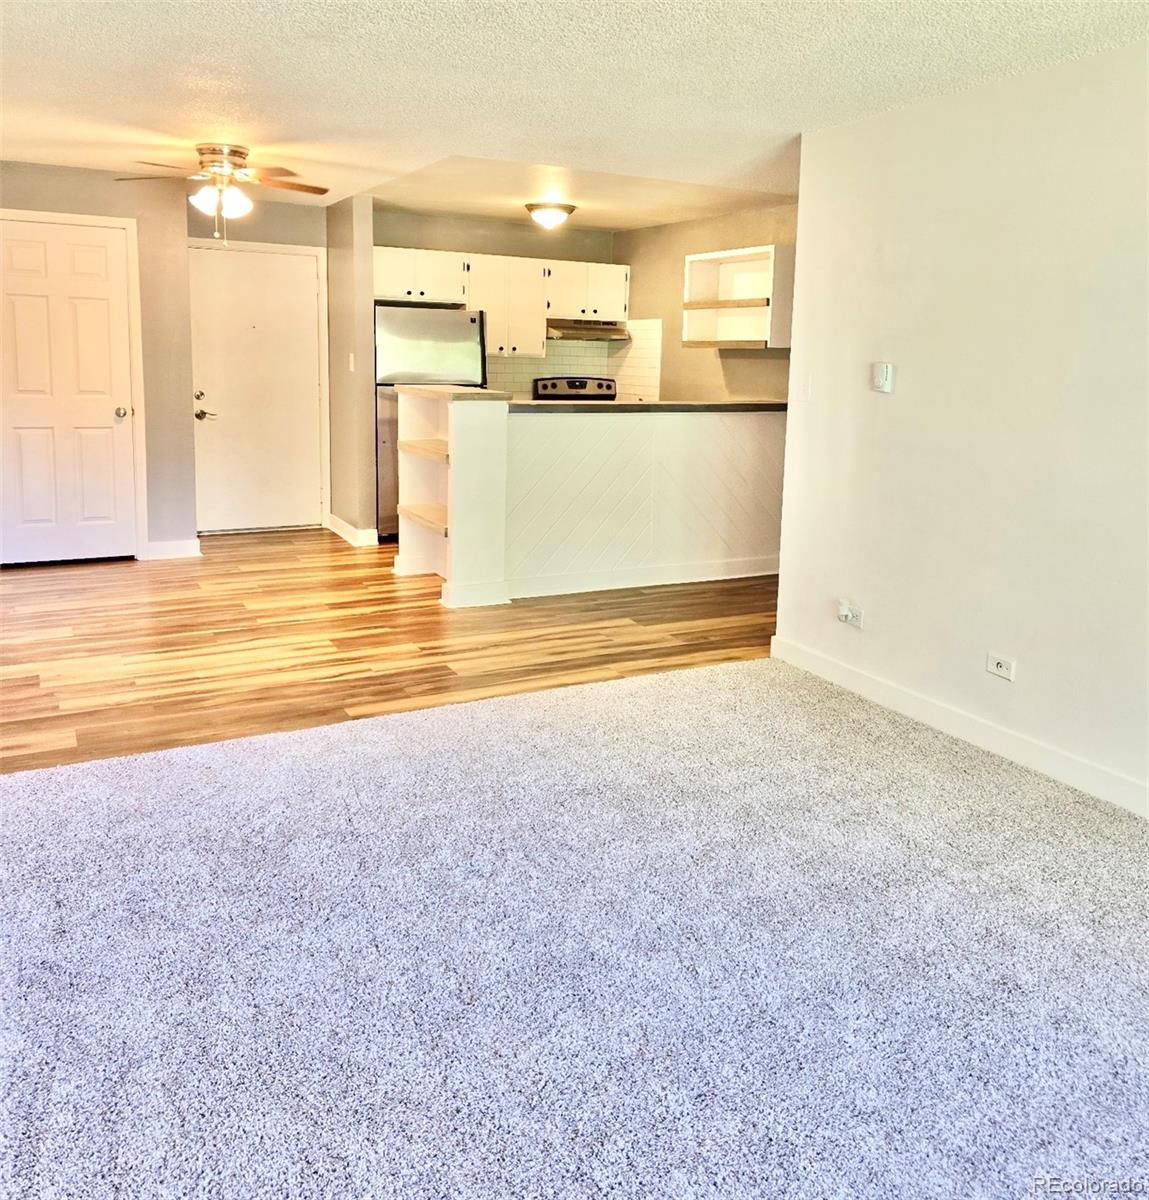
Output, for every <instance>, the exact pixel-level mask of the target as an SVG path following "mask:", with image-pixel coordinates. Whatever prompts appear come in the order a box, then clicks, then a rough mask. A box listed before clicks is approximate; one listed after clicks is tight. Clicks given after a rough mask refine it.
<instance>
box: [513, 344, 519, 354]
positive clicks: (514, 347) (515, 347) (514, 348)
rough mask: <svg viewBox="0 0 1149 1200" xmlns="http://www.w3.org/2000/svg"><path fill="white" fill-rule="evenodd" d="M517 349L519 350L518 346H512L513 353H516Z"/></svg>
mask: <svg viewBox="0 0 1149 1200" xmlns="http://www.w3.org/2000/svg"><path fill="white" fill-rule="evenodd" d="M516 350H518V346H512V347H511V353H512V354H514V353H515V351H516Z"/></svg>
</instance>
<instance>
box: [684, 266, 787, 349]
mask: <svg viewBox="0 0 1149 1200" xmlns="http://www.w3.org/2000/svg"><path fill="white" fill-rule="evenodd" d="M793 297H794V247H793V246H745V247H743V248H741V249H738V250H714V251H711V252H710V253H707V254H688V255H687V256H686V263H685V268H684V272H683V294H682V344H683V345H684V346H687V347H698V348H705V349H711V350H767V349H785V348H788V347H789V345H790V311H791V308H792V306H793Z"/></svg>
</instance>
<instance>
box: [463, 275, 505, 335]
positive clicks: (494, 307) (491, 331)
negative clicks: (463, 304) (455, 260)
mask: <svg viewBox="0 0 1149 1200" xmlns="http://www.w3.org/2000/svg"><path fill="white" fill-rule="evenodd" d="M507 261H508V260H507V259H505V258H502V257H500V256H498V255H495V254H468V255H467V273H466V274H467V308H468V309H469V310H470V311H471V312H482V313H485V314H486V330H487V353H488V354H502V355H506V354H508V353H509V351H508V349H507V347H508V345H509V343H508V341H507V270H506V266H505V264H506V262H507Z"/></svg>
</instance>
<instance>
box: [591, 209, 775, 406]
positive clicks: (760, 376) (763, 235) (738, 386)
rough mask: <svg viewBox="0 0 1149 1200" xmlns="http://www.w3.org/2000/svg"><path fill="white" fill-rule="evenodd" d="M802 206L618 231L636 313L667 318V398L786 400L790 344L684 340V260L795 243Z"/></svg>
mask: <svg viewBox="0 0 1149 1200" xmlns="http://www.w3.org/2000/svg"><path fill="white" fill-rule="evenodd" d="M797 229H798V206H797V204H785V205H773V206H761V207H756V208H744V209H740V210H739V211H737V212H732V213H725V214H723V215H722V216H719V217H707V218H705V219H703V220H700V221H683V222H680V223H679V224H676V225H658V226H655V227H653V228H650V229H634V230H629V231H626V232H622V233H616V234H615V235H614V261H615V262H616V263H629V264H630V268H631V271H630V315H631V317H632V318H634V319H638V318H641V317H660V318H661V319H662V399H663V400H679V401H681V400H698V399H701V400H711V401H717V400H785V399H786V397H787V389H788V386H789V374H790V354H789V352H788V351H786V350H764V351H763V350H721V351H719V350H705V349H686V348H685V347H683V345H682V285H683V278H682V276H683V261H684V259H685V258H686V256H687V255H688V254H702V253H705V252H706V251H708V250H736V249H738V247H740V246H766V245H772V244H779V245H791V246H792V245H793V244H794V241H795V238H796V235H797Z"/></svg>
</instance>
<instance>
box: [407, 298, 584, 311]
mask: <svg viewBox="0 0 1149 1200" xmlns="http://www.w3.org/2000/svg"><path fill="white" fill-rule="evenodd" d="M410 294H411V293H410V292H408V293H407V295H408V296H409V295H410ZM579 312H580V313H583V314H584V315H585V313H586V309H585V308H580V309H579Z"/></svg>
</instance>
